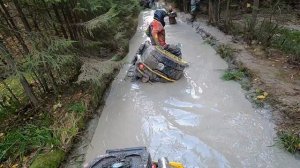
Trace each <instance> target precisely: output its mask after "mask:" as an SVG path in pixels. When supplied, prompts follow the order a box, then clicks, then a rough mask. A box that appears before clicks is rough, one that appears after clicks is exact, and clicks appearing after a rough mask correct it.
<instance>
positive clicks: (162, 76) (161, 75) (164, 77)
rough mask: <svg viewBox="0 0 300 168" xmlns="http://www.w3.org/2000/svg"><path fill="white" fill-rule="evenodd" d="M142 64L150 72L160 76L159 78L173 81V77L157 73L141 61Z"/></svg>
mask: <svg viewBox="0 0 300 168" xmlns="http://www.w3.org/2000/svg"><path fill="white" fill-rule="evenodd" d="M142 64H143V65H144V66H145V67H146V68H147V69H148V70H149V71H151V72H152V73H154V74H156V75H158V76H159V77H161V78H163V79H165V80H167V81H169V82H175V80H174V79H171V78H168V77H166V76H164V75H163V74H161V73H158V72H155V71H153V70H152V69H151V68H150V67H148V66H147V65H146V64H144V63H142Z"/></svg>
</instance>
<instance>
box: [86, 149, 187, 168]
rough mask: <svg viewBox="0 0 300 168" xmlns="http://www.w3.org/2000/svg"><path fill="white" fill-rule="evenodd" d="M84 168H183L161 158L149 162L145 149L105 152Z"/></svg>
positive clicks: (148, 154) (148, 155)
mask: <svg viewBox="0 0 300 168" xmlns="http://www.w3.org/2000/svg"><path fill="white" fill-rule="evenodd" d="M85 168H184V167H183V165H182V164H181V163H179V162H169V161H168V159H167V158H165V157H164V158H161V159H159V160H158V162H153V161H152V160H151V156H150V153H149V152H148V151H147V148H146V147H136V148H125V149H115V150H107V151H106V154H105V155H101V156H99V157H97V158H96V159H95V160H94V161H92V162H91V163H90V164H89V165H86V166H85Z"/></svg>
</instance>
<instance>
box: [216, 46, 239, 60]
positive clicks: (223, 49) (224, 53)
mask: <svg viewBox="0 0 300 168" xmlns="http://www.w3.org/2000/svg"><path fill="white" fill-rule="evenodd" d="M217 52H218V54H220V56H221V57H222V58H223V59H226V58H232V57H233V55H234V52H235V50H234V49H233V48H231V47H230V46H229V45H220V46H219V47H218V49H217Z"/></svg>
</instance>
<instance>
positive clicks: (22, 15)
mask: <svg viewBox="0 0 300 168" xmlns="http://www.w3.org/2000/svg"><path fill="white" fill-rule="evenodd" d="M13 2H14V4H15V6H16V9H17V11H18V13H19V15H20V18H21V20H22V22H23V25H24V27H25V30H26V31H28V32H31V27H30V25H29V23H28V20H27V18H26V16H25V15H24V13H23V11H22V8H21V7H20V4H19V0H13Z"/></svg>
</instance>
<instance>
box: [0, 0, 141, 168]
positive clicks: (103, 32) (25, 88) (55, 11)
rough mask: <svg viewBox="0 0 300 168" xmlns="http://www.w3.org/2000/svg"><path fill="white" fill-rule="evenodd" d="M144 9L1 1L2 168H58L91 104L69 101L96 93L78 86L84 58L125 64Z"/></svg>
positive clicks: (111, 3) (53, 0) (98, 1)
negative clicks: (56, 112)
mask: <svg viewBox="0 0 300 168" xmlns="http://www.w3.org/2000/svg"><path fill="white" fill-rule="evenodd" d="M139 10H140V8H139V5H138V1H136V0H128V1H123V0H106V1H103V0H89V1H86V0H1V1H0V16H1V17H0V56H1V57H0V142H1V143H0V163H1V164H0V167H24V166H25V167H28V166H30V165H31V167H41V166H42V165H40V164H41V163H43V162H47V164H49V165H48V166H47V164H46V163H44V166H45V165H46V167H58V165H59V164H60V162H61V161H62V160H63V159H64V155H65V153H66V152H67V151H68V150H69V148H70V145H71V142H72V140H73V139H74V137H75V135H77V133H78V132H79V129H80V128H82V127H83V124H81V125H82V126H80V123H82V122H83V120H84V118H85V117H84V116H86V115H84V114H82V113H84V112H85V111H88V109H87V108H88V104H89V99H88V98H86V99H84V101H85V103H84V102H83V101H82V100H83V98H82V97H80V95H79V97H78V98H77V100H76V101H75V100H73V99H72V100H69V99H68V100H69V101H68V102H66V101H67V98H66V97H67V96H68V97H69V98H70V97H71V98H74V94H75V92H76V94H77V93H78V92H80V93H81V92H84V93H86V92H88V90H89V89H97V88H96V87H92V86H90V85H88V84H86V85H85V86H86V87H84V86H78V85H76V84H74V82H76V80H77V77H78V75H79V73H80V68H81V65H82V61H81V59H80V58H81V57H91V58H101V59H103V60H107V59H110V58H112V57H114V59H115V60H120V59H122V58H123V57H124V56H125V54H126V53H127V51H128V40H129V39H130V37H131V35H132V33H133V32H135V26H136V19H134V18H137V15H138V13H139ZM87 85H88V86H87ZM85 88H88V89H86V90H84V89H85ZM89 91H90V90H89ZM99 93H100V92H99ZM82 95H84V94H82ZM71 98H70V99H71ZM62 101H64V102H62ZM72 101H73V102H72ZM61 102H62V103H61ZM95 106H96V105H95ZM64 108H65V109H64ZM57 109H64V110H61V111H66V112H65V113H64V114H66V116H64V115H63V114H59V115H58V114H55V111H57ZM61 113H63V112H61ZM69 113H70V115H68V114H69ZM71 113H72V114H71ZM59 120H60V121H59ZM68 122H69V123H68ZM60 124H65V126H61V125H60ZM68 124H69V125H68ZM55 125H56V126H55ZM43 153H47V154H48V155H47V156H44V158H47V157H48V158H50V159H48V160H50V161H45V160H43V158H41V157H38V156H39V155H42V154H43ZM39 159H41V160H42V161H40V162H41V163H39V161H35V160H39Z"/></svg>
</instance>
